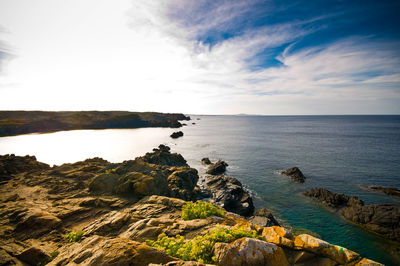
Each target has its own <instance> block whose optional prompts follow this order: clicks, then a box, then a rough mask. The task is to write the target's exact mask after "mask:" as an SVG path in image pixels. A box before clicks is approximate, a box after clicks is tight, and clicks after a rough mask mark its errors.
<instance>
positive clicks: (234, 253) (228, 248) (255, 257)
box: [214, 238, 288, 266]
mask: <svg viewBox="0 0 400 266" xmlns="http://www.w3.org/2000/svg"><path fill="white" fill-rule="evenodd" d="M214 256H215V258H216V260H217V262H218V265H229V266H236V265H238V266H242V265H260V266H261V265H271V266H272V265H274V266H275V265H288V262H287V259H286V256H285V253H284V252H283V250H282V248H280V247H278V246H277V245H275V244H272V243H268V242H265V241H261V240H258V239H253V238H240V239H238V240H235V241H234V242H232V243H230V244H228V245H221V246H217V248H214Z"/></svg>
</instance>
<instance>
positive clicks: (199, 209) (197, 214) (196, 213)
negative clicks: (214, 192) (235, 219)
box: [182, 200, 226, 220]
mask: <svg viewBox="0 0 400 266" xmlns="http://www.w3.org/2000/svg"><path fill="white" fill-rule="evenodd" d="M225 213H226V211H225V210H224V209H223V208H221V207H219V206H215V205H214V204H212V203H210V202H205V201H200V200H199V201H197V202H195V203H193V202H191V201H189V202H187V203H186V204H185V205H183V207H182V219H183V220H193V219H205V218H207V217H210V216H219V217H225Z"/></svg>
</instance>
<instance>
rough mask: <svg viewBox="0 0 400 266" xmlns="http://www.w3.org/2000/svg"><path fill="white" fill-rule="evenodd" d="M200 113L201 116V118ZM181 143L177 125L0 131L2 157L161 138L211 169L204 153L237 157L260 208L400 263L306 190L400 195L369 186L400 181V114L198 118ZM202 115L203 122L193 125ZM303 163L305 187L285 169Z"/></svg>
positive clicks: (128, 149) (79, 155) (85, 154)
mask: <svg viewBox="0 0 400 266" xmlns="http://www.w3.org/2000/svg"><path fill="white" fill-rule="evenodd" d="M198 118H199V119H200V120H197V119H198ZM192 119H193V120H192V121H187V122H186V121H185V123H187V124H188V126H185V127H183V128H181V129H179V130H182V131H183V132H184V134H185V135H184V137H183V138H179V139H176V140H173V139H171V138H170V137H169V135H170V134H171V133H172V132H173V131H176V130H174V129H169V128H145V129H109V130H75V131H63V132H56V133H49V134H29V135H21V136H14V137H3V138H0V154H7V153H15V154H17V155H26V154H30V155H35V156H36V157H37V159H38V160H39V161H43V162H46V163H49V164H51V165H52V164H62V163H65V162H75V161H79V160H83V159H86V158H90V157H95V156H97V157H102V158H104V159H107V160H109V161H111V162H121V161H123V160H128V159H133V158H135V157H137V156H140V155H143V154H144V153H145V152H148V151H151V150H152V148H154V147H156V146H158V144H160V143H164V144H167V145H169V146H170V147H171V148H172V150H173V151H174V152H178V153H181V154H182V155H183V156H184V157H185V159H186V160H187V161H188V163H189V164H190V165H191V166H192V167H194V168H197V169H198V170H199V171H200V173H204V170H205V169H204V168H203V166H202V165H201V163H200V160H201V158H203V157H209V158H210V159H211V160H212V161H215V160H217V159H222V160H225V161H226V162H228V163H229V167H228V172H227V174H229V175H231V176H233V177H236V178H238V179H239V180H240V181H242V183H243V184H244V185H245V186H246V187H247V188H248V189H249V190H251V191H252V193H253V195H254V198H255V204H256V207H257V208H259V207H266V208H268V209H270V210H271V211H273V213H274V214H275V216H277V217H278V218H279V219H280V220H281V221H282V222H283V224H285V225H286V226H291V227H293V228H294V229H295V230H302V229H301V228H305V229H308V230H311V231H313V232H316V233H317V234H319V235H320V236H321V237H322V238H323V239H324V240H326V241H328V242H331V243H334V244H337V245H341V246H345V247H347V248H349V249H352V250H354V251H356V252H358V253H360V254H362V255H363V256H366V257H368V258H371V259H374V260H377V261H379V262H383V263H386V264H387V265H400V259H399V257H398V254H395V252H394V251H391V249H390V246H391V245H390V244H387V241H385V240H382V239H380V238H379V237H377V236H375V235H373V234H370V233H367V232H365V231H364V230H362V229H359V228H358V227H356V226H353V225H350V224H348V223H346V222H344V221H343V220H341V219H340V218H339V217H338V216H337V215H336V214H335V213H332V212H330V211H329V210H327V209H325V208H323V207H321V206H319V205H318V204H316V203H314V202H313V201H311V200H310V199H308V198H305V197H303V196H302V195H301V192H303V191H305V190H307V189H310V188H313V187H325V188H327V189H329V190H331V191H334V192H338V193H345V194H348V195H352V196H357V197H359V198H361V199H362V200H364V202H365V203H366V204H372V203H392V204H400V201H399V200H397V199H395V198H391V197H389V196H386V195H383V194H380V193H374V192H371V191H367V190H364V189H362V188H361V185H379V186H390V187H397V188H400V116H192ZM192 122H195V123H196V124H195V125H192ZM292 166H298V167H299V168H300V169H301V170H302V171H303V173H304V175H305V176H306V177H307V180H306V182H305V183H304V184H297V183H294V182H292V181H290V180H289V179H287V178H285V177H283V176H281V175H279V174H277V170H282V169H286V168H288V167H292Z"/></svg>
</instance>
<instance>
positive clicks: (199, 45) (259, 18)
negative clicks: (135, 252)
mask: <svg viewBox="0 0 400 266" xmlns="http://www.w3.org/2000/svg"><path fill="white" fill-rule="evenodd" d="M78 2H79V1H76V4H77V3H78ZM328 2H329V3H328ZM328 2H327V4H326V7H325V4H324V8H322V10H324V12H320V10H321V7H315V8H313V7H312V5H310V4H309V3H307V4H305V3H301V1H296V2H292V1H289V4H288V3H285V1H283V2H278V1H244V0H243V1H228V0H221V1H210V0H199V1H183V0H176V1H162V0H154V1H145V0H135V1H130V2H122V1H121V2H120V5H118V10H117V11H118V12H120V11H121V10H123V12H124V13H123V14H124V15H125V17H123V19H121V17H118V16H122V15H123V14H122V13H121V14H120V13H118V12H116V10H115V8H116V7H115V6H113V5H112V4H108V3H107V2H102V7H100V6H97V5H96V3H97V2H96V1H94V0H93V2H92V4H93V5H96V6H97V8H98V12H97V13H93V14H92V13H90V16H91V17H90V19H88V18H85V17H82V18H80V19H81V21H85V22H86V23H87V24H85V26H86V28H85V30H86V31H85V32H90V34H86V35H85V34H83V33H82V32H83V31H82V32H81V31H79V30H77V31H68V29H67V30H65V29H59V31H60V34H58V35H57V34H55V36H46V38H43V40H42V42H41V43H39V41H37V42H38V43H35V44H31V46H30V47H28V48H29V49H26V50H29V51H30V54H29V55H28V53H27V54H25V55H21V59H20V62H19V63H18V64H15V65H18V66H19V69H18V70H19V73H27V75H25V76H24V81H25V83H26V84H28V85H24V86H25V87H27V86H31V87H34V88H36V89H37V90H42V91H43V93H47V92H49V91H51V90H52V88H54V87H55V86H57V87H58V88H60V90H61V91H62V90H69V91H71V90H73V91H74V92H76V93H79V94H81V96H82V98H85V97H87V98H88V99H90V97H91V95H96V101H90V100H85V99H82V100H80V99H75V98H74V99H72V98H73V97H72V96H71V100H74V101H75V102H76V104H77V106H80V108H88V109H99V107H98V106H101V109H133V110H158V111H183V112H187V113H244V112H250V113H264V114H279V113H285V114H290V113H291V114H298V113H337V112H341V113H355V112H356V113H366V112H372V113H378V112H386V113H396V112H400V107H396V106H400V104H396V102H397V103H398V102H399V100H400V99H399V98H400V91H399V90H400V82H399V80H400V63H399V62H400V53H399V52H398V49H397V47H399V44H400V41H399V40H398V38H397V37H396V36H394V37H392V38H385V36H382V34H381V35H379V36H377V35H378V33H375V32H373V31H371V32H368V31H365V30H363V31H362V30H361V28H360V31H359V32H357V31H352V30H349V28H351V27H352V26H354V27H356V26H357V17H351V18H350V17H348V16H347V14H348V13H351V12H353V11H352V10H353V9H354V6H353V5H351V6H349V9H348V10H347V9H343V8H342V7H341V6H340V7H336V6H335V5H336V2H330V1H328ZM74 3H75V2H74ZM121 3H124V5H123V4H121ZM125 3H129V5H130V8H129V9H128V6H125ZM344 4H346V3H344ZM349 5H350V4H349ZM352 8H353V9H352ZM70 10H75V9H73V8H72V6H71V8H70ZM85 10H90V12H93V11H92V9H91V8H90V5H89V4H88V7H87V9H85ZM343 10H346V11H343ZM363 10H364V11H365V8H364V9H363ZM378 11H379V12H378ZM378 11H377V13H379V14H381V13H382V12H383V11H382V10H378ZM71 12H72V11H71ZM107 12H110V14H111V15H112V16H109V17H108V16H107ZM371 12H372V11H371ZM80 13H82V14H86V13H85V12H83V11H82V12H80ZM80 13H79V14H78V15H81V14H80ZM361 13H363V12H361ZM361 13H360V12H359V13H357V12H353V13H351V14H353V15H354V14H358V15H362V14H361ZM118 14H120V15H118ZM298 14H300V15H298ZM368 14H370V13H368ZM371 14H372V13H371ZM111 18H113V20H111ZM52 19H53V17H52ZM117 19H118V21H117ZM65 20H66V21H67V18H66V17H65ZM76 21H79V20H74V21H73V22H71V23H75V24H76ZM122 21H123V22H122ZM360 21H361V20H360ZM362 21H363V23H364V22H365V19H364V20H362ZM67 22H68V21H67ZM64 23H65V21H63V23H60V24H58V25H64ZM99 23H100V25H99ZM348 23H353V24H354V23H355V24H354V25H353V24H348ZM75 24H74V27H76V28H77V29H79V28H80V27H81V25H78V24H76V25H75ZM40 26H41V27H38V28H39V29H40V28H43V27H47V25H44V24H43V25H40ZM368 26H370V25H368ZM340 27H342V28H340ZM359 27H360V26H359ZM370 28H371V29H372V28H373V26H371V27H370ZM90 30H92V31H93V32H91V31H90ZM52 32H54V31H52ZM354 32H357V34H355V33H354ZM40 34H42V33H41V32H39V34H38V35H39V37H40V36H41V35H40ZM379 34H380V33H379ZM42 35H43V34H42ZM24 40H26V39H24ZM36 40H38V38H35V41H36ZM60 40H61V41H60ZM62 40H64V42H62ZM66 40H68V41H67V42H66ZM43 42H46V43H45V44H44V43H43ZM21 43H23V42H22V41H21ZM23 45H24V44H23ZM40 45H43V47H44V45H48V47H50V49H44V48H41V46H40ZM31 47H34V48H35V49H33V48H31ZM21 51H24V49H21ZM60 51H61V52H60ZM26 58H28V59H30V60H31V61H26V60H28V59H26ZM32 58H33V59H32ZM44 59H45V60H48V61H49V62H48V64H43V62H45V61H44ZM24 60H25V61H24ZM34 62H38V63H39V67H37V68H35V69H37V71H38V73H37V74H36V75H34V73H30V72H29V71H30V69H32V67H31V68H30V69H28V66H32V65H33V64H34ZM49 65H51V66H52V68H49V67H48V66H49ZM16 70H17V69H15V71H16ZM28 70H29V71H28ZM39 71H41V72H45V73H49V74H48V75H47V76H43V74H41V73H39ZM16 76H19V77H20V76H23V75H21V74H20V75H16ZM66 77H68V78H66ZM69 77H71V78H69ZM60 80H63V82H62V83H61V82H60ZM21 87H22V85H21ZM46 88H47V89H46ZM110 88H112V91H113V93H112V95H110V94H109V93H108V92H109V91H110ZM82 94H83V95H82ZM9 95H11V96H10V97H17V93H14V92H13V91H11V90H10V91H9ZM114 95H126V97H122V98H121V97H116V96H114ZM32 97H34V95H33V93H32ZM80 98H81V97H80ZM52 102H54V106H59V105H60V104H56V103H58V99H53V101H52ZM373 102H376V104H375V103H373ZM387 103H389V104H390V106H388V107H385V108H382V106H386V105H387ZM337 106H341V108H340V110H337V109H336V107H337ZM368 108H370V109H368ZM64 109H65V108H64Z"/></svg>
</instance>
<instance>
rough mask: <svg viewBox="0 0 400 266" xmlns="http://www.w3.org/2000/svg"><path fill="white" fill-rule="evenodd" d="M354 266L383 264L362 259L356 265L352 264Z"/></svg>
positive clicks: (381, 265) (379, 265) (377, 265)
mask: <svg viewBox="0 0 400 266" xmlns="http://www.w3.org/2000/svg"><path fill="white" fill-rule="evenodd" d="M354 266H383V264H381V263H378V262H376V261H373V260H370V259H365V258H364V259H362V260H360V261H359V262H357V263H356V264H354Z"/></svg>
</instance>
